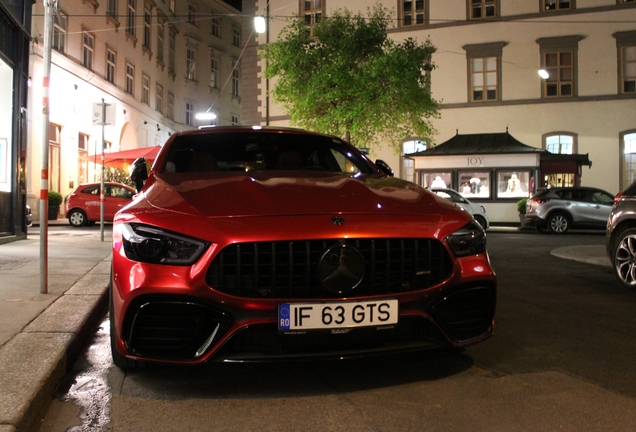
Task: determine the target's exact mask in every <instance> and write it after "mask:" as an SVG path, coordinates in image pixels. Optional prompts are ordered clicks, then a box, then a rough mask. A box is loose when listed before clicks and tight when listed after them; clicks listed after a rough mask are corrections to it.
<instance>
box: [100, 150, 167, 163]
mask: <svg viewBox="0 0 636 432" xmlns="http://www.w3.org/2000/svg"><path fill="white" fill-rule="evenodd" d="M160 149H161V146H154V147H142V148H136V149H132V150H122V151H118V152H113V153H104V165H107V166H110V167H115V168H122V167H123V166H124V165H130V164H132V163H133V162H134V161H135V159H137V158H140V157H145V158H146V162H151V163H152V162H153V161H154V160H155V158H156V157H157V153H159V150H160ZM96 159H97V163H100V162H101V155H97V157H96Z"/></svg>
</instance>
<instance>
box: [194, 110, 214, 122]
mask: <svg viewBox="0 0 636 432" xmlns="http://www.w3.org/2000/svg"><path fill="white" fill-rule="evenodd" d="M194 118H196V119H197V120H214V119H216V114H214V113H213V112H209V111H206V112H202V113H197V114H196V115H195V116H194Z"/></svg>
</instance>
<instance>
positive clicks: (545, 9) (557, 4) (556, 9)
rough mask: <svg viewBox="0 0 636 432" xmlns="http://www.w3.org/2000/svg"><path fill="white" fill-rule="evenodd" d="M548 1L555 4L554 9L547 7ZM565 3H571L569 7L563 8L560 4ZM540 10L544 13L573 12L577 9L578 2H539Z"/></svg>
mask: <svg viewBox="0 0 636 432" xmlns="http://www.w3.org/2000/svg"><path fill="white" fill-rule="evenodd" d="M548 1H554V2H555V4H554V9H548V7H547V6H546V5H547V2H548ZM565 1H567V2H568V3H569V6H567V7H562V6H561V5H560V3H561V2H565ZM539 9H540V11H541V12H542V13H554V12H563V11H573V10H575V9H576V0H539Z"/></svg>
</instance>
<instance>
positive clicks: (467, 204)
mask: <svg viewBox="0 0 636 432" xmlns="http://www.w3.org/2000/svg"><path fill="white" fill-rule="evenodd" d="M429 190H430V191H431V192H433V193H436V194H437V195H439V196H441V197H442V198H446V199H447V200H450V201H452V202H454V203H456V204H457V205H459V206H460V207H462V208H463V209H464V210H466V211H467V212H468V213H470V214H472V215H473V217H474V218H475V220H476V221H477V222H478V223H479V225H481V227H482V228H483V229H488V227H489V226H490V221H489V220H488V216H486V209H485V208H484V206H482V205H479V204H475V203H474V202H471V201H469V200H468V199H466V198H464V196H463V195H462V194H460V193H459V192H457V191H456V190H455V189H450V188H430V189H429Z"/></svg>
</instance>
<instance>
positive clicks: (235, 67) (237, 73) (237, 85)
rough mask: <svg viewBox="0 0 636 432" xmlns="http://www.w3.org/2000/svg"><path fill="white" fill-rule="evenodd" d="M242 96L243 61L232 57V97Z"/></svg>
mask: <svg viewBox="0 0 636 432" xmlns="http://www.w3.org/2000/svg"><path fill="white" fill-rule="evenodd" d="M240 97H241V62H240V61H238V60H237V59H232V98H239V99H240Z"/></svg>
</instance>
